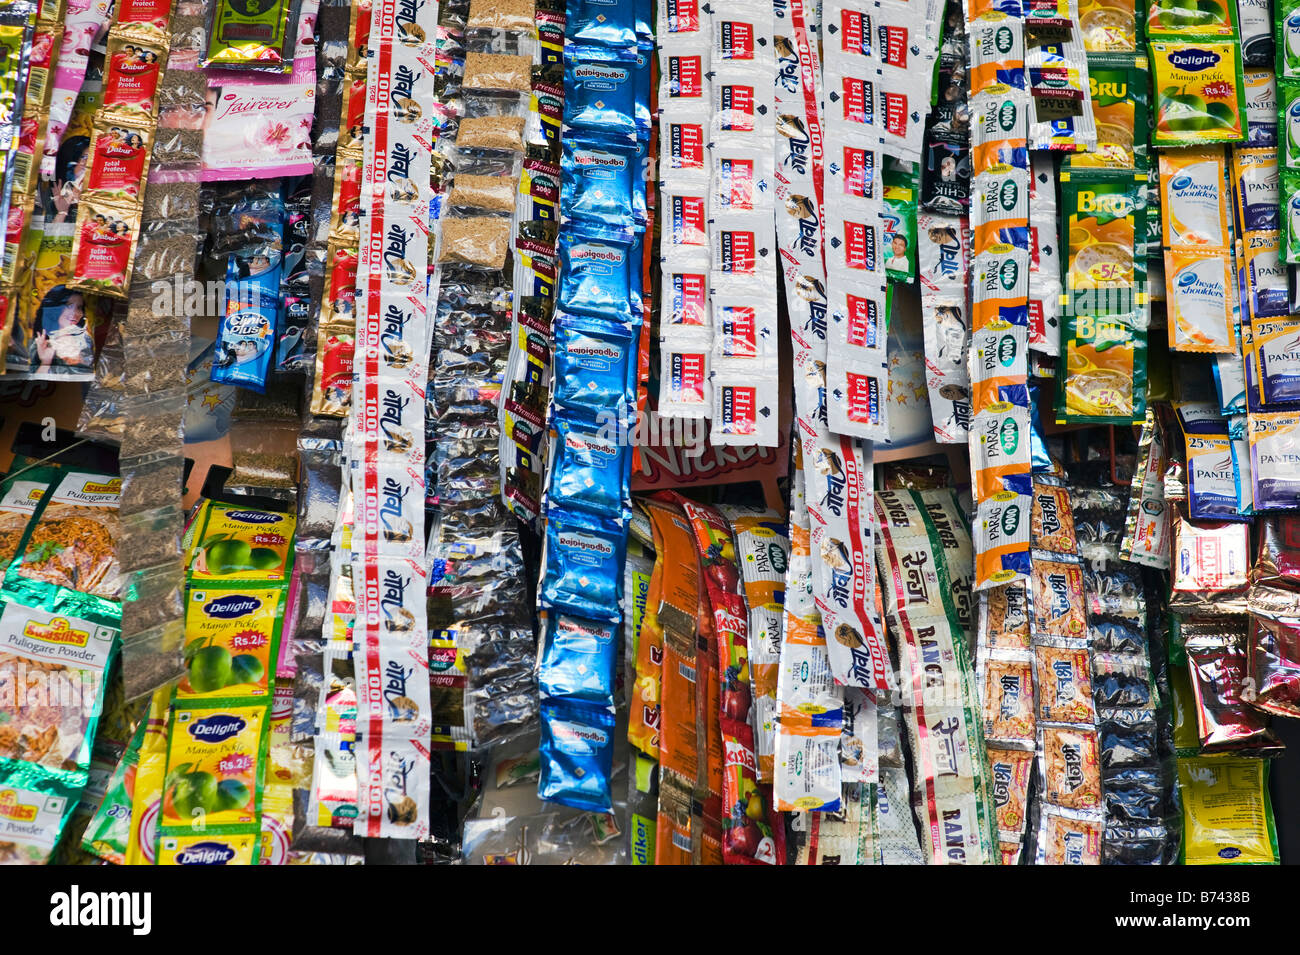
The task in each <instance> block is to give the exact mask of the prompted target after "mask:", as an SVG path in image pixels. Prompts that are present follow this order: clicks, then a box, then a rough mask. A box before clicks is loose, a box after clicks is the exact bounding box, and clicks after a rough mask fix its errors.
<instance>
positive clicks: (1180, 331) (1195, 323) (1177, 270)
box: [1165, 249, 1237, 354]
mask: <svg viewBox="0 0 1300 955" xmlns="http://www.w3.org/2000/svg"><path fill="white" fill-rule="evenodd" d="M1165 303H1166V304H1165V309H1166V313H1167V315H1168V318H1169V348H1170V350H1171V351H1185V352H1210V353H1213V354H1235V353H1236V351H1237V345H1236V340H1235V336H1234V334H1233V330H1232V325H1233V323H1232V272H1231V269H1230V268H1229V262H1228V253H1227V252H1226V251H1225V250H1222V249H1210V250H1199V249H1170V250H1168V251H1167V252H1165Z"/></svg>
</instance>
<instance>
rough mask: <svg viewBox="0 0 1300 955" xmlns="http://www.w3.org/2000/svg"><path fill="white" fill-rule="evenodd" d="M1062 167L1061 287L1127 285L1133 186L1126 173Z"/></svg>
mask: <svg viewBox="0 0 1300 955" xmlns="http://www.w3.org/2000/svg"><path fill="white" fill-rule="evenodd" d="M1102 173H1103V171H1102V170H1098V171H1097V172H1092V171H1091V170H1089V174H1088V175H1079V174H1074V173H1063V174H1062V176H1061V181H1062V191H1061V194H1062V201H1063V205H1064V209H1063V212H1064V214H1065V215H1066V217H1067V225H1068V240H1069V245H1068V250H1067V259H1066V275H1065V287H1066V289H1067V291H1077V290H1081V289H1132V288H1133V287H1134V271H1133V265H1134V249H1135V246H1136V241H1137V227H1136V216H1137V204H1138V195H1139V190H1138V188H1137V181H1136V180H1135V178H1134V177H1133V175H1132V174H1126V173H1124V172H1122V171H1119V170H1116V171H1115V172H1114V173H1112V174H1111V175H1103V174H1102Z"/></svg>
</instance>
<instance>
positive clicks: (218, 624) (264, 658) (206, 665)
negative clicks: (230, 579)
mask: <svg viewBox="0 0 1300 955" xmlns="http://www.w3.org/2000/svg"><path fill="white" fill-rule="evenodd" d="M282 593H283V588H282V587H280V586H277V585H270V586H266V587H256V586H252V587H237V588H232V589H226V588H222V589H215V590H210V589H208V588H206V587H203V586H196V587H194V588H192V589H191V590H190V592H189V599H188V600H187V601H186V604H185V638H186V643H185V675H184V676H183V677H181V680H180V683H179V684H178V686H177V687H176V699H177V701H179V702H182V703H188V701H191V700H194V699H216V698H222V699H229V698H235V697H238V698H249V697H252V698H258V697H260V698H263V699H265V698H266V697H267V696H268V695H269V693H270V682H269V681H270V674H271V673H272V671H273V669H274V667H275V651H276V649H277V648H278V647H279V643H280V618H281V612H280V598H281V595H282Z"/></svg>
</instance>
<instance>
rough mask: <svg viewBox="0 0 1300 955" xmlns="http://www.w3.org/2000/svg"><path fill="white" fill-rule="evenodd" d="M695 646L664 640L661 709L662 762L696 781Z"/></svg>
mask: <svg viewBox="0 0 1300 955" xmlns="http://www.w3.org/2000/svg"><path fill="white" fill-rule="evenodd" d="M694 650H695V647H694V646H693V645H691V646H690V647H689V648H683V647H682V645H681V642H680V641H678V640H676V639H674V635H673V634H672V633H669V634H668V635H667V638H666V639H665V640H664V669H663V690H662V692H663V698H662V702H661V704H660V710H659V765H660V767H661V768H662V769H665V770H671V771H672V772H675V773H677V774H678V775H680V776H681V777H682V778H683V779H686V780H689V781H690V782H692V783H694V781H695V778H696V771H697V765H696V762H697V759H698V750H697V747H696V735H695V720H696V710H697V705H696V684H697V683H698V679H697V677H696V672H695V653H694Z"/></svg>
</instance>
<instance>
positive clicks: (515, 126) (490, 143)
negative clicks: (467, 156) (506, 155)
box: [456, 116, 524, 153]
mask: <svg viewBox="0 0 1300 955" xmlns="http://www.w3.org/2000/svg"><path fill="white" fill-rule="evenodd" d="M456 148H457V149H509V150H512V151H514V152H518V153H521V152H523V151H524V117H522V116H466V117H465V118H463V119H462V120H461V121H460V126H459V127H458V129H457V130H456Z"/></svg>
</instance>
